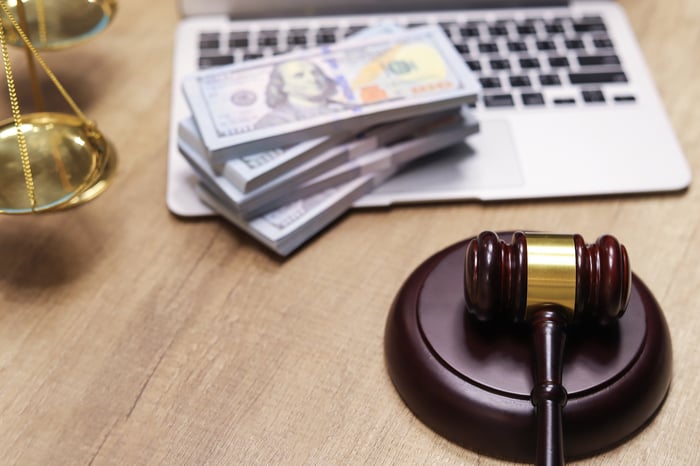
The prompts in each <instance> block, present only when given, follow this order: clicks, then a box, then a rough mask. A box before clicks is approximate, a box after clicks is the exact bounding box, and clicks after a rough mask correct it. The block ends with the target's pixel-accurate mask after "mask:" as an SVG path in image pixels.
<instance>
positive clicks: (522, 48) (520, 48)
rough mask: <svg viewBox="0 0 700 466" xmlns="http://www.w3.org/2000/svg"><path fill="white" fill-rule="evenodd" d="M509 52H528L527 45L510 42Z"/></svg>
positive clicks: (521, 42)
mask: <svg viewBox="0 0 700 466" xmlns="http://www.w3.org/2000/svg"><path fill="white" fill-rule="evenodd" d="M508 50H510V51H511V52H527V44H526V43H525V42H523V41H519V40H518V41H510V42H508Z"/></svg>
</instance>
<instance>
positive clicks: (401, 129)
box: [178, 110, 459, 195]
mask: <svg viewBox="0 0 700 466" xmlns="http://www.w3.org/2000/svg"><path fill="white" fill-rule="evenodd" d="M458 113H459V110H449V111H447V112H442V113H437V114H430V115H424V116H421V117H416V118H408V119H406V120H403V121H397V122H393V123H385V124H381V125H377V126H374V127H372V128H370V129H368V130H366V131H362V132H360V133H359V134H357V135H355V136H354V137H349V136H347V135H346V134H345V133H341V134H339V135H332V136H325V137H323V138H316V139H313V140H311V141H307V142H302V143H299V144H297V145H295V146H292V147H291V148H288V149H275V150H271V151H266V152H261V153H258V154H252V155H249V156H244V157H241V158H238V159H233V160H229V161H227V162H226V163H225V164H224V166H223V170H216V167H212V169H213V170H214V172H216V173H217V174H220V175H222V176H223V177H224V178H226V179H227V180H228V181H229V182H230V183H231V184H232V185H233V186H234V187H235V188H236V189H237V190H238V191H240V192H241V195H242V193H251V195H253V193H255V192H257V191H258V190H261V189H264V188H265V187H272V186H274V187H275V188H274V189H284V186H288V185H290V184H294V183H297V184H298V183H301V182H303V181H306V180H308V179H311V178H312V177H314V176H316V175H319V174H320V173H322V172H324V171H327V170H330V169H331V168H333V167H335V166H338V165H340V164H341V163H343V162H345V161H347V160H349V159H351V158H353V157H356V156H358V155H360V154H363V153H366V152H367V151H369V150H371V149H374V148H377V147H381V146H385V145H388V144H391V143H393V142H396V141H398V140H400V139H402V138H405V137H407V136H408V135H411V134H413V133H415V132H416V131H419V130H421V129H423V128H424V127H425V126H426V125H430V124H431V123H434V122H435V121H438V120H440V119H442V118H444V117H445V116H447V115H450V114H455V115H456V114H458ZM359 140H363V141H366V142H365V143H364V144H352V143H353V142H356V141H359ZM341 142H348V144H345V145H344V146H343V147H344V148H346V150H337V147H338V146H340V143H341ZM178 145H179V146H180V147H184V148H185V149H186V152H187V153H188V157H189V158H197V160H196V162H195V163H196V164H197V165H204V164H209V162H208V160H207V157H206V152H207V150H206V148H205V146H204V144H203V142H202V139H201V135H200V134H199V129H198V128H197V125H196V124H195V122H194V119H193V118H192V117H188V118H185V119H184V120H182V121H181V122H180V123H179V125H178ZM190 163H192V161H191V162H190Z"/></svg>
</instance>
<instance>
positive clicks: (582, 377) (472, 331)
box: [385, 234, 671, 462]
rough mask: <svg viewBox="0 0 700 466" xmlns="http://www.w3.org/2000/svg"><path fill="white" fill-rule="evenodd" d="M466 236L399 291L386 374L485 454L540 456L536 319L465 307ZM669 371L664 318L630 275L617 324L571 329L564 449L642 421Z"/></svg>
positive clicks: (654, 406)
mask: <svg viewBox="0 0 700 466" xmlns="http://www.w3.org/2000/svg"><path fill="white" fill-rule="evenodd" d="M509 236H510V235H505V234H504V235H501V237H502V238H508V237H509ZM468 241H469V239H468V240H465V241H463V242H460V243H457V244H454V245H452V246H450V247H448V248H446V249H444V250H443V251H441V252H439V253H437V254H435V255H434V256H432V257H430V258H429V259H428V260H426V261H425V262H424V263H423V264H421V265H420V266H419V267H418V268H417V269H416V270H415V271H414V272H413V273H412V274H411V276H410V277H409V278H408V279H407V280H406V282H405V283H404V285H403V287H402V288H401V290H400V291H399V293H398V295H397V296H396V299H395V300H394V303H393V306H392V309H391V312H390V314H389V318H388V321H387V326H386V334H385V349H386V360H387V366H388V371H389V375H390V376H391V379H392V381H393V383H394V385H395V386H396V389H397V390H398V392H399V394H400V395H401V398H402V399H403V400H404V402H405V403H406V404H407V405H408V407H409V408H410V409H411V411H412V412H413V413H414V414H415V415H416V416H417V417H418V418H419V419H420V420H421V421H422V422H424V423H425V424H426V425H427V426H429V427H430V428H432V429H433V430H434V431H436V432H437V433H439V434H440V435H442V436H444V437H445V438H447V439H449V440H451V441H453V442H455V443H457V444H460V445H462V446H464V447H466V448H469V449H472V450H474V451H477V452H480V453H484V454H487V455H491V456H495V457H499V458H504V459H508V460H512V461H528V462H532V461H534V455H535V440H536V431H535V411H534V407H533V406H532V403H531V402H530V398H529V395H530V390H531V389H532V371H533V368H532V363H531V358H532V355H531V350H530V332H529V328H528V326H527V324H522V325H510V326H506V325H504V324H500V325H496V324H484V323H481V322H477V321H475V320H473V319H472V318H470V317H469V316H468V315H467V314H466V311H465V308H464V291H463V290H464V288H463V280H464V253H465V247H466V244H467V243H468ZM670 379H671V341H670V336H669V333H668V327H667V325H666V322H665V320H664V317H663V315H662V313H661V309H660V308H659V305H658V304H657V302H656V300H655V299H654V297H653V296H652V295H651V293H650V292H649V290H648V289H647V288H646V286H645V285H644V284H643V283H642V282H641V280H639V278H637V277H636V276H634V275H633V279H632V295H631V299H630V304H629V307H628V308H627V311H626V312H625V314H624V315H623V316H622V318H621V319H620V320H619V322H618V323H616V324H615V325H613V326H611V327H604V328H601V327H599V326H594V325H592V324H583V325H579V326H570V327H569V329H568V332H567V339H566V346H565V350H564V373H563V382H564V386H565V387H566V389H567V391H568V394H569V395H568V402H567V404H566V406H565V407H564V410H563V413H564V414H563V417H564V427H563V430H564V451H565V454H566V457H567V458H568V459H573V458H581V457H585V456H590V455H593V454H595V453H598V452H600V451H603V450H606V449H610V448H612V447H614V446H615V445H618V444H620V443H621V442H623V441H624V440H625V439H627V438H629V437H630V436H632V435H633V434H634V433H635V432H637V431H639V430H640V429H641V428H642V427H643V426H644V425H646V423H647V422H649V420H650V419H651V418H652V417H653V416H654V414H655V413H656V411H657V410H658V409H659V407H660V406H661V404H662V403H663V400H664V398H665V396H666V393H667V391H668V388H669V384H670Z"/></svg>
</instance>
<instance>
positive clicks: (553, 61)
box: [549, 57, 569, 68]
mask: <svg viewBox="0 0 700 466" xmlns="http://www.w3.org/2000/svg"><path fill="white" fill-rule="evenodd" d="M549 66H551V67H552V68H567V67H568V66H569V59H568V58H566V57H549Z"/></svg>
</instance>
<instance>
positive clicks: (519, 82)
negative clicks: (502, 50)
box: [510, 76, 532, 87]
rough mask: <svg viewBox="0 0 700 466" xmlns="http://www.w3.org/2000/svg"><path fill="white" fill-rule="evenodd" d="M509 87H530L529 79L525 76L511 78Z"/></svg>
mask: <svg viewBox="0 0 700 466" xmlns="http://www.w3.org/2000/svg"><path fill="white" fill-rule="evenodd" d="M510 85H511V86H512V87H530V86H531V85H532V84H531V83H530V78H529V77H527V76H511V77H510Z"/></svg>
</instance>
